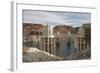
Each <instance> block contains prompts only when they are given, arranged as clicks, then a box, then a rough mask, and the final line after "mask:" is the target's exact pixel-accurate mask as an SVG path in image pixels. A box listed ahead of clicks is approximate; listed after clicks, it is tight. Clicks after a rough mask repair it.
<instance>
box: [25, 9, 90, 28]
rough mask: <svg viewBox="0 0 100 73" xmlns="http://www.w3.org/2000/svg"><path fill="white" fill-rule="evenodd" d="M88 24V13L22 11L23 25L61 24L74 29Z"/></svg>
mask: <svg viewBox="0 0 100 73" xmlns="http://www.w3.org/2000/svg"><path fill="white" fill-rule="evenodd" d="M90 22H91V14H90V13H82V12H81V13H79V12H51V11H34V10H23V23H41V24H47V23H48V24H49V25H52V26H54V25H60V24H61V25H71V26H74V27H76V26H81V25H82V24H83V23H90Z"/></svg>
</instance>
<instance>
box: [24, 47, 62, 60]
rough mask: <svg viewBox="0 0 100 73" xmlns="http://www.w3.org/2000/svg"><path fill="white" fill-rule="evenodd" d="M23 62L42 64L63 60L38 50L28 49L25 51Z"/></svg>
mask: <svg viewBox="0 0 100 73" xmlns="http://www.w3.org/2000/svg"><path fill="white" fill-rule="evenodd" d="M23 52H24V53H23V62H40V61H56V60H57V61H58V60H62V58H60V57H57V56H55V55H53V54H49V53H47V52H45V51H41V50H38V49H37V48H33V47H30V48H27V49H24V51H23Z"/></svg>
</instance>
